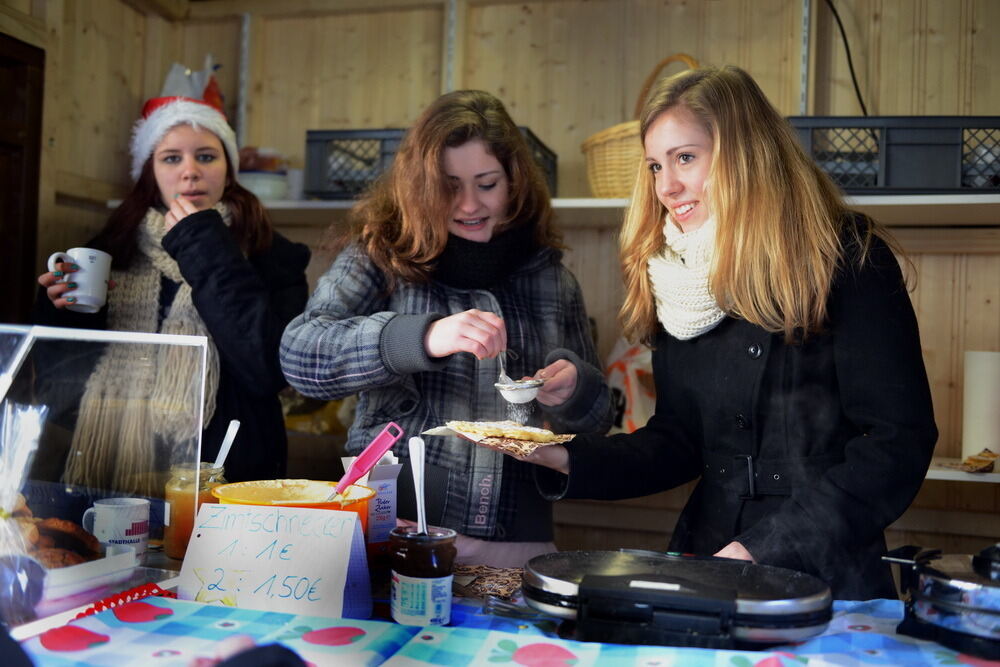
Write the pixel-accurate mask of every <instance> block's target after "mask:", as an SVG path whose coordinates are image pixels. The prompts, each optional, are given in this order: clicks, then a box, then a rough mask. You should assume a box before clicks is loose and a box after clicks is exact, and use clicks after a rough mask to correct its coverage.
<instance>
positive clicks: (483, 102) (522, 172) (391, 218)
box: [328, 90, 563, 289]
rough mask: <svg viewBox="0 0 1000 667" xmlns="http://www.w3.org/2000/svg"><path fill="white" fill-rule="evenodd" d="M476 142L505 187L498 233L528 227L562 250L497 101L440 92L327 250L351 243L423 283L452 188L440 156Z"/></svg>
mask: <svg viewBox="0 0 1000 667" xmlns="http://www.w3.org/2000/svg"><path fill="white" fill-rule="evenodd" d="M473 139H479V140H481V141H483V143H485V144H486V148H487V150H488V152H489V153H490V154H491V155H493V156H494V157H495V158H496V159H497V161H498V162H499V163H500V164H501V165H502V166H503V168H504V171H505V172H506V175H507V181H508V183H509V187H510V204H509V208H508V210H507V216H506V220H505V221H504V222H503V224H502V226H501V227H499V229H510V228H512V227H517V226H520V225H533V226H534V240H535V242H536V243H537V244H538V245H539V246H551V247H555V248H562V247H563V246H562V240H561V236H560V235H559V233H558V232H557V231H556V230H555V229H554V227H553V224H552V206H551V203H550V201H549V192H548V188H547V186H546V184H545V180H544V178H543V176H542V173H541V170H540V169H539V167H538V165H537V164H536V163H535V161H534V159H533V158H532V156H531V152H530V150H529V149H528V145H527V142H526V141H525V139H524V136H523V135H522V134H521V132H520V130H518V128H517V126H516V125H515V124H514V121H513V120H511V118H510V115H508V113H507V110H506V109H505V108H504V106H503V103H502V102H501V101H500V100H498V99H497V98H496V97H494V96H493V95H491V94H490V93H487V92H484V91H481V90H458V91H454V92H451V93H447V94H445V95H442V96H441V97H439V98H438V99H437V100H435V101H434V102H432V103H431V105H430V106H429V107H427V109H425V110H424V112H423V113H422V114H421V115H420V117H419V118H418V119H417V121H416V123H414V125H413V127H411V128H410V130H409V131H408V132H407V133H406V135H405V136H404V137H403V140H402V142H401V143H400V146H399V152H398V153H397V154H396V158H395V160H394V161H393V164H392V166H391V167H390V168H389V169H388V170H387V171H386V172H385V173H384V174H383V175H382V176H381V177H380V178H379V179H378V180H377V181H376V182H375V183H374V184H373V186H372V187H371V189H370V190H369V191H368V192H367V193H366V194H365V195H364V196H363V197H362V198H361V200H359V201H358V203H357V204H356V205H355V206H354V208H353V209H352V210H351V216H350V217H351V221H352V223H353V225H352V229H351V230H350V231H349V232H348V235H347V236H346V237H345V236H344V235H343V234H340V235H337V236H334V235H336V230H335V229H334V228H332V227H331V232H332V233H333V235H331V238H333V239H334V240H333V242H332V243H330V244H329V245H328V249H329V250H334V251H335V250H337V249H339V248H340V247H342V246H343V245H344V244H345V243H347V242H348V241H349V240H351V239H357V240H358V241H359V242H360V243H361V245H362V246H363V247H364V249H365V251H366V252H367V253H368V255H369V256H370V257H371V259H372V261H373V262H374V263H375V265H376V266H378V267H379V268H380V269H381V270H382V271H383V272H384V273H385V274H386V277H387V278H388V281H389V285H390V289H392V287H393V286H394V285H395V282H396V280H400V279H401V280H404V281H409V282H417V283H422V282H427V280H429V277H430V274H431V272H432V271H433V270H434V262H435V260H436V259H437V258H438V257H439V256H440V255H441V253H442V252H443V251H444V248H445V245H446V244H447V242H448V216H449V214H450V212H451V209H452V205H453V201H454V196H455V195H454V191H453V189H452V187H451V186H450V185H449V183H448V179H447V177H446V175H445V173H444V167H443V165H444V152H445V149H447V148H454V147H457V146H461V145H462V144H464V143H465V142H467V141H470V140H473Z"/></svg>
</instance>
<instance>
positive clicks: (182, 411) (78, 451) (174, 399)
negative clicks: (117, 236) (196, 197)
mask: <svg viewBox="0 0 1000 667" xmlns="http://www.w3.org/2000/svg"><path fill="white" fill-rule="evenodd" d="M215 209H216V210H218V211H219V213H220V214H221V215H222V218H223V220H224V221H225V223H226V224H227V225H228V224H229V223H230V220H231V219H230V215H229V211H228V209H227V208H226V206H225V204H223V203H221V202H220V203H219V204H216V206H215ZM165 233H166V226H165V222H164V216H163V214H162V213H160V212H159V211H157V210H156V209H153V208H151V209H149V211H148V212H147V213H146V217H145V218H144V219H143V221H142V223H141V224H140V225H139V229H138V233H137V246H138V249H139V253H138V254H137V255H136V257H135V258H134V259H133V261H132V264H131V266H129V268H128V269H127V270H125V271H117V270H116V271H112V272H111V278H112V279H113V280H114V281H115V283H116V286H115V289H114V290H111V291H109V292H108V328H109V329H110V330H113V331H144V332H153V331H157V319H158V314H159V308H160V277H161V275H162V276H166V277H167V278H169V279H170V280H172V281H174V282H176V283H179V284H180V288H179V289H178V290H177V294H176V295H175V296H174V300H173V302H172V303H171V305H170V311H169V312H168V313H167V315H166V317H165V318H164V319H163V322H162V324H161V326H160V328H159V331H158V333H164V334H187V335H196V336H207V337H208V364H207V368H206V370H205V404H204V407H205V414H204V423H205V424H207V423H208V422H209V421H210V420H211V418H212V414H213V413H214V412H215V395H216V391H217V390H218V386H219V355H218V351H217V350H216V348H215V344H214V343H213V341H212V337H211V336H210V335H209V333H208V330H207V329H206V328H205V323H204V321H202V319H201V316H200V315H199V314H198V311H197V309H196V308H195V307H194V304H193V303H192V301H191V286H190V285H188V284H187V282H185V281H184V277H183V276H182V275H181V272H180V268H179V267H178V266H177V262H175V261H174V260H173V258H172V257H170V255H169V254H167V252H166V251H165V250H164V249H163V245H162V244H161V241H162V240H163V236H164V234H165ZM195 350H196V348H191V347H187V346H180V345H157V346H154V345H149V344H136V343H111V344H109V345H108V347H107V350H106V351H105V352H104V354H103V355H102V356H101V358H100V360H99V361H98V362H97V364H96V366H95V367H94V370H93V372H92V373H91V375H90V378H89V379H88V380H87V384H86V387H85V388H84V393H83V398H82V399H81V401H80V414H79V417H78V419H77V424H76V429H75V431H74V433H73V441H72V445H71V447H70V453H69V458H68V460H67V462H66V468H65V471H64V473H63V481H65V482H66V483H69V484H79V485H83V486H88V487H92V488H99V489H113V490H117V491H121V492H125V493H135V494H141V495H150V494H159V493H162V491H163V489H162V483H161V482H162V480H158V479H156V474H155V473H156V472H157V469H158V468H162V469H165V467H166V466H167V465H169V464H170V463H172V462H174V461H178V460H184V459H187V460H190V457H192V456H194V447H195V444H196V443H197V438H198V433H196V432H195V431H196V429H195V428H194V426H195V423H196V415H197V407H198V405H197V404H198V388H199V387H198V383H197V382H196V379H197V378H198V374H199V366H200V358H199V357H200V355H198V354H196V353H195Z"/></svg>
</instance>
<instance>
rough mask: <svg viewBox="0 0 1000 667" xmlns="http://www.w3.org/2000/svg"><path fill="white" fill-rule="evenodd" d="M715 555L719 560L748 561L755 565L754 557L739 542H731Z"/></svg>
mask: <svg viewBox="0 0 1000 667" xmlns="http://www.w3.org/2000/svg"><path fill="white" fill-rule="evenodd" d="M715 555H716V556H717V557H719V558H733V559H735V560H748V561H750V562H751V563H755V562H757V561H755V560H754V559H753V556H752V555H750V552H749V551H747V550H746V549H745V548H744V547H743V545H742V544H740V543H739V542H730V543H729V544H727V545H726V546H724V547H722V549H720V550H719V551H718V552H716V553H715Z"/></svg>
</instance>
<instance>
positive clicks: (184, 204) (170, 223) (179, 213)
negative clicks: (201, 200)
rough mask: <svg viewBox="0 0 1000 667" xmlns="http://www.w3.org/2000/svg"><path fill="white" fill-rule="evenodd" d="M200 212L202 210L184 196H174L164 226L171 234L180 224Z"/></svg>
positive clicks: (164, 218)
mask: <svg viewBox="0 0 1000 667" xmlns="http://www.w3.org/2000/svg"><path fill="white" fill-rule="evenodd" d="M200 210H201V209H199V208H198V207H197V206H195V205H194V204H193V203H191V200H189V199H187V198H186V197H184V196H182V195H174V198H173V199H172V200H171V201H170V210H169V211H167V214H166V215H165V216H164V217H163V220H164V226H165V227H166V228H167V231H168V232H169V231H170V230H171V229H173V228H174V225H176V224H177V223H178V222H180V221H181V220H183V219H184V218H186V217H188V216H189V215H191V214H192V213H197V212H198V211H200Z"/></svg>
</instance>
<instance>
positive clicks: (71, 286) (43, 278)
mask: <svg viewBox="0 0 1000 667" xmlns="http://www.w3.org/2000/svg"><path fill="white" fill-rule="evenodd" d="M79 268H80V267H78V266H77V265H76V264H71V263H69V262H59V263H58V264H56V270H55V271H47V272H45V273H43V274H42V275H40V276H38V284H39V285H41V286H42V287H44V288H45V295H46V296H47V297H49V301H51V302H52V305H53V306H55V307H56V308H65V307H66V306H69V305H71V304H73V303H74V302H75V301H76V298H75V297H74V296H73V295H72V294H66V292H70V291H72V290H75V289H76V283H75V282H73V278H72V277H69V278H68V279H67V280H66V282H60V281H61V280H62V279H63V276H67V275H68V274H71V273H73V272H74V271H76V270H77V269H79Z"/></svg>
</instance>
